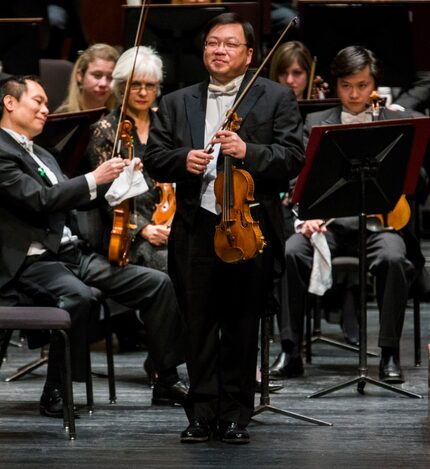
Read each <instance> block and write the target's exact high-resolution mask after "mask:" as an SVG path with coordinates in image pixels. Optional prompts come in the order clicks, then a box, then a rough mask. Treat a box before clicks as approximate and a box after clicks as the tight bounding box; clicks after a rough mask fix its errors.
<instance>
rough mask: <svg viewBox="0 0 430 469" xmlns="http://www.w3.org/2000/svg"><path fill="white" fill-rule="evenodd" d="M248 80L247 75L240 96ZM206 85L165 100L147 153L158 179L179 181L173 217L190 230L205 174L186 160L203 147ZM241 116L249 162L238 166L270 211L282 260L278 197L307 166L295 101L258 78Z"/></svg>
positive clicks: (149, 166) (284, 89)
mask: <svg viewBox="0 0 430 469" xmlns="http://www.w3.org/2000/svg"><path fill="white" fill-rule="evenodd" d="M250 78H251V74H250V73H249V72H248V73H247V74H246V75H245V77H244V80H243V82H242V85H241V89H240V90H239V93H238V96H239V95H240V93H241V91H242V90H243V88H244V87H245V86H246V84H247V83H248V81H249V80H250ZM207 87H208V81H204V82H201V83H198V84H196V85H193V86H190V87H187V88H184V89H181V90H178V91H175V92H173V93H170V94H168V95H165V96H164V97H162V99H161V101H160V106H159V109H158V112H157V119H156V120H154V122H153V125H152V128H151V132H150V137H149V141H148V145H147V148H146V152H145V155H144V161H145V167H146V169H147V170H148V172H149V173H150V175H151V176H152V177H153V178H154V179H156V180H157V181H160V182H176V198H177V209H176V214H175V217H181V218H182V219H183V220H184V221H185V223H186V224H188V225H189V226H191V225H192V224H193V221H194V217H195V215H196V212H197V210H198V208H199V206H200V192H201V186H202V176H201V175H199V176H198V175H193V174H191V173H189V172H188V171H187V170H186V158H187V154H188V152H189V151H190V150H191V149H193V148H194V149H203V148H204V133H205V115H206V102H207ZM237 114H238V116H239V118H241V119H242V121H241V123H240V129H239V130H238V132H237V133H238V135H239V136H240V137H241V138H242V139H243V141H244V142H246V147H247V150H246V157H245V159H244V160H242V161H239V160H235V163H236V165H237V167H238V168H242V169H245V170H247V171H248V172H249V173H250V174H251V175H252V177H253V179H254V182H255V191H254V197H255V200H256V201H257V202H260V205H261V207H262V209H263V210H264V211H265V212H266V215H267V217H266V218H267V219H268V220H269V222H270V224H271V226H272V228H273V230H274V231H275V233H276V237H277V239H278V241H279V245H278V247H281V249H280V252H282V256H283V246H284V242H285V238H286V231H285V226H284V219H283V215H282V209H281V204H280V199H279V193H280V192H282V191H285V190H286V189H287V188H288V183H289V180H290V179H292V178H294V177H295V176H297V174H298V173H299V171H300V169H301V167H302V165H303V162H304V155H303V153H304V151H303V140H302V120H301V117H300V113H299V110H298V105H297V101H296V99H295V97H294V95H293V93H292V92H291V90H290V89H289V87H287V86H283V85H280V84H279V83H275V82H273V81H271V80H267V79H265V78H258V79H257V80H256V82H255V83H254V85H253V87H252V88H251V90H250V91H249V92H248V94H247V95H246V97H245V98H244V100H243V101H242V103H241V104H240V106H239V107H238V109H237ZM219 158H220V159H221V160H222V155H220V156H219ZM263 234H264V232H263Z"/></svg>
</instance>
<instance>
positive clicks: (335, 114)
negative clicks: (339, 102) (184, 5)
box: [321, 106, 342, 125]
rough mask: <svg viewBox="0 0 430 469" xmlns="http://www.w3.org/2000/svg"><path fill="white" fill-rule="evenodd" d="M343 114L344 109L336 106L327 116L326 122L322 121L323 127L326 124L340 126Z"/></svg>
mask: <svg viewBox="0 0 430 469" xmlns="http://www.w3.org/2000/svg"><path fill="white" fill-rule="evenodd" d="M341 112H342V107H341V106H336V107H334V108H333V109H331V112H330V113H329V114H328V115H327V116H326V118H325V119H324V120H322V121H321V124H322V125H326V124H340V123H341V119H340V115H341Z"/></svg>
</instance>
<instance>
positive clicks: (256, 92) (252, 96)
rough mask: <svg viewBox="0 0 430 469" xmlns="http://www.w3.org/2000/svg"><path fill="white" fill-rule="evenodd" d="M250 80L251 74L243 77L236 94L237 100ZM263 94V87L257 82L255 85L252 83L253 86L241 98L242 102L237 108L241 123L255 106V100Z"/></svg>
mask: <svg viewBox="0 0 430 469" xmlns="http://www.w3.org/2000/svg"><path fill="white" fill-rule="evenodd" d="M251 78H252V74H251V73H247V74H246V75H245V78H244V79H243V81H242V84H241V86H240V89H239V92H238V93H237V98H239V97H240V95H241V94H242V92H243V90H244V89H245V87H246V86H247V84H248V83H249V81H250V80H251ZM263 93H264V89H263V86H261V85H260V84H259V83H258V80H257V81H256V83H254V85H253V86H252V88H251V89H250V90H249V91H248V93H247V94H246V96H245V97H244V98H243V101H242V102H241V103H240V104H239V107H238V108H237V115H238V117H239V118H240V119H241V123H243V122H244V121H245V119H246V116H247V115H248V113H249V112H250V111H251V110H252V108H253V107H254V106H255V103H256V102H257V100H258V99H259V98H260V96H261V95H262V94H263ZM237 98H236V99H237Z"/></svg>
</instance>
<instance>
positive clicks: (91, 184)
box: [85, 173, 97, 200]
mask: <svg viewBox="0 0 430 469" xmlns="http://www.w3.org/2000/svg"><path fill="white" fill-rule="evenodd" d="M85 179H86V180H87V183H88V189H89V190H90V200H94V199H95V198H97V183H96V178H95V177H94V174H93V173H87V174H85Z"/></svg>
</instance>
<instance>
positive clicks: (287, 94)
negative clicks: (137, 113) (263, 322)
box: [144, 13, 303, 443]
mask: <svg viewBox="0 0 430 469" xmlns="http://www.w3.org/2000/svg"><path fill="white" fill-rule="evenodd" d="M253 41H254V34H253V29H252V26H251V25H250V24H249V23H248V22H246V21H244V20H242V19H241V18H240V17H239V16H238V15H236V14H233V13H225V14H222V15H219V16H217V17H215V18H214V19H212V20H211V21H210V22H209V23H208V24H207V26H206V27H205V30H204V49H203V61H204V64H205V66H206V69H207V71H208V73H209V79H208V80H206V81H204V82H201V83H198V84H196V85H192V86H190V87H187V88H184V89H181V90H178V91H175V92H173V93H170V94H168V95H166V96H164V97H162V99H161V102H160V106H159V110H158V117H159V119H157V122H155V123H154V124H153V127H152V129H151V132H150V137H149V141H148V147H147V151H146V152H145V155H144V161H145V167H146V168H147V170H148V172H149V173H150V174H151V175H152V176H153V177H154V178H155V179H156V180H158V181H171V182H175V183H176V198H177V210H176V214H175V218H174V221H173V225H172V230H171V235H170V237H169V273H170V275H171V277H172V280H173V281H174V283H175V287H176V291H177V295H178V298H179V302H180V306H181V309H182V308H183V311H184V314H185V320H186V325H187V329H188V334H189V338H188V340H187V353H186V359H187V367H188V374H189V377H190V399H189V406H188V418H189V426H188V427H187V428H186V430H184V431H183V432H182V434H181V441H182V442H185V443H186V442H197V441H206V440H208V439H209V438H210V436H211V433H212V432H213V431H217V432H218V431H219V432H220V434H221V439H222V440H223V441H225V442H227V443H247V442H248V441H249V434H248V431H247V425H248V423H249V420H250V418H251V416H252V413H253V409H254V393H255V369H256V364H257V350H258V326H259V319H260V317H261V315H263V314H264V313H265V310H266V305H267V299H268V295H269V291H270V290H271V288H272V281H273V278H274V276H276V275H280V272H281V271H282V268H283V261H284V254H283V253H284V239H285V230H284V225H283V216H282V208H281V202H280V198H279V193H280V192H281V191H282V190H285V188H286V187H288V182H289V180H290V179H291V178H293V177H295V176H296V175H297V174H298V172H299V170H300V169H301V167H302V164H303V144H302V123H301V118H300V114H299V111H298V106H297V102H296V100H295V98H294V95H293V94H292V92H291V90H290V89H289V88H288V87H286V86H282V85H280V84H278V83H275V82H272V81H269V80H266V79H263V78H258V79H257V80H256V82H255V83H254V85H253V86H252V87H251V89H250V91H249V92H248V93H247V94H246V96H245V98H244V99H243V101H242V102H241V104H240V105H239V107H238V109H237V114H238V116H239V118H240V119H241V122H240V129H239V130H238V131H237V132H232V131H229V130H223V131H219V127H220V124H221V122H223V121H224V119H225V115H226V111H227V110H228V109H229V108H231V107H232V105H233V102H234V101H235V99H237V98H238V96H239V95H240V94H241V91H242V90H243V89H244V88H245V86H246V84H247V83H248V82H249V80H250V79H251V74H250V73H249V72H248V67H249V64H250V63H251V59H252V53H253ZM209 143H211V144H212V145H213V146H214V151H213V152H212V153H210V152H208V151H207V150H205V148H206V147H207V145H208V144H209ZM223 155H230V156H231V157H232V158H233V161H234V164H235V165H236V166H237V167H238V168H240V169H244V170H246V171H248V172H249V173H250V174H251V176H252V177H253V180H254V182H255V190H254V198H255V202H253V203H252V205H251V208H250V211H251V214H252V217H253V219H254V220H257V221H258V222H259V223H260V228H261V231H262V233H263V235H264V237H265V240H266V242H267V246H266V247H265V248H264V250H263V253H262V254H258V255H257V256H256V257H254V258H252V259H249V260H246V261H245V262H240V263H227V262H224V261H223V260H221V259H220V258H219V257H217V255H216V254H215V249H214V235H215V227H216V225H217V224H219V223H220V221H221V217H220V209H219V205H218V204H217V203H216V200H215V194H214V181H215V178H216V175H217V171H218V170H219V169H220V168H221V167H222V165H223V163H224V156H223ZM235 190H236V191H238V193H240V191H241V190H246V188H241V187H237V188H235ZM238 223H240V222H238Z"/></svg>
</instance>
